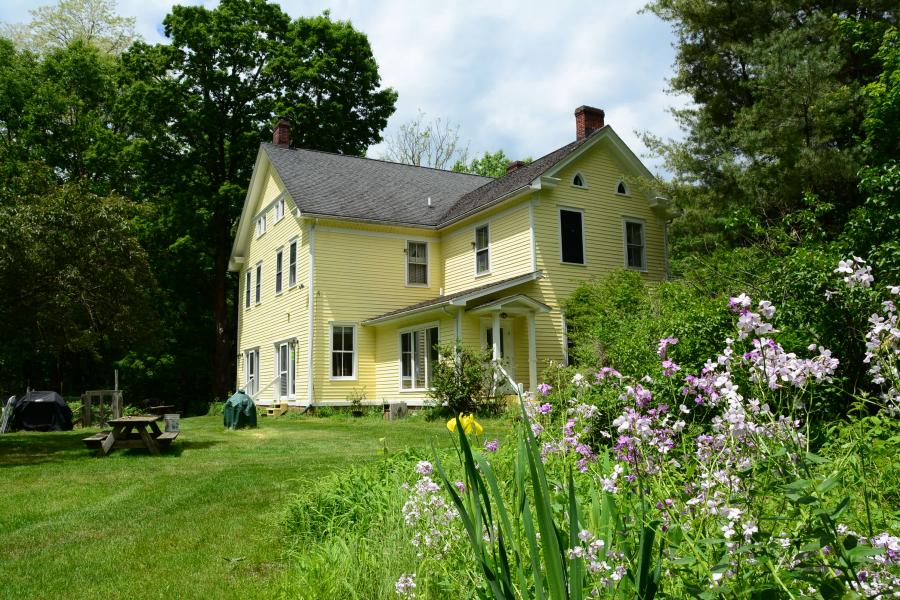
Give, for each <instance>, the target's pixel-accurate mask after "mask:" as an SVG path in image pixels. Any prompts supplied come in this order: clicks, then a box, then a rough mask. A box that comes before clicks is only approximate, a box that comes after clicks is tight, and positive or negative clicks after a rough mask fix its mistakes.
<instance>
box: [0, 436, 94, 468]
mask: <svg viewBox="0 0 900 600" xmlns="http://www.w3.org/2000/svg"><path fill="white" fill-rule="evenodd" d="M87 435H88V433H85V432H84V431H83V430H73V431H54V432H47V433H45V432H37V431H33V432H21V433H7V434H3V435H0V468H2V467H16V466H19V465H34V464H40V463H47V462H61V461H65V460H74V459H78V458H80V457H82V456H84V455H85V453H86V452H90V451H88V450H87V449H86V448H85V447H84V444H83V443H82V441H81V439H82V438H84V437H86V436H87Z"/></svg>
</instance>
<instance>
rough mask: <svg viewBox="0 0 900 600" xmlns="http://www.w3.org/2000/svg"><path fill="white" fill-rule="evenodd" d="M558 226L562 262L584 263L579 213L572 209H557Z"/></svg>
mask: <svg viewBox="0 0 900 600" xmlns="http://www.w3.org/2000/svg"><path fill="white" fill-rule="evenodd" d="M559 226H560V235H561V236H562V259H563V262H568V263H577V264H584V237H583V235H582V230H581V213H580V212H577V211H574V210H561V211H559Z"/></svg>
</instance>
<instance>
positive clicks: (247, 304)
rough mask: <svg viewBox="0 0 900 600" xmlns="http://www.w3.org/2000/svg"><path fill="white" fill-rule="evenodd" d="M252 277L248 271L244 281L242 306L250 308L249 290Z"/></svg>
mask: <svg viewBox="0 0 900 600" xmlns="http://www.w3.org/2000/svg"><path fill="white" fill-rule="evenodd" d="M252 279H253V275H252V274H251V273H250V271H247V276H246V278H245V281H244V306H245V307H247V308H250V288H251V287H253V286H252Z"/></svg>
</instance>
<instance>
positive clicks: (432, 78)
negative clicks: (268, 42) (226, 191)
mask: <svg viewBox="0 0 900 600" xmlns="http://www.w3.org/2000/svg"><path fill="white" fill-rule="evenodd" d="M50 3H52V0H6V1H5V2H0V21H4V22H7V23H15V22H26V21H28V20H29V15H28V10H29V9H33V8H35V7H37V6H41V5H45V4H50ZM200 3H203V4H206V5H207V6H209V7H212V6H214V5H215V3H214V2H200ZM645 3H646V0H593V1H591V0H580V1H576V0H556V1H554V2H546V0H545V1H544V2H540V1H537V0H518V1H513V0H490V1H469V2H461V1H454V0H443V1H437V0H418V1H416V0H379V1H374V0H332V1H330V2H328V1H319V0H310V1H306V0H282V1H281V2H279V4H280V5H281V7H282V8H283V9H284V10H285V11H286V12H287V13H288V14H290V15H291V16H292V17H299V16H313V15H317V14H321V13H322V11H324V10H326V9H327V10H330V11H331V15H332V18H334V19H339V20H349V21H350V22H351V23H352V24H353V26H354V27H355V28H356V29H358V30H360V31H362V32H364V33H365V34H366V35H367V36H368V38H369V42H370V43H371V45H372V51H373V53H374V55H375V59H376V61H377V62H378V66H379V72H380V73H381V77H382V83H383V84H384V85H385V86H390V87H392V88H394V89H395V90H397V92H398V94H399V98H398V100H397V111H396V112H395V113H394V115H393V116H392V117H391V119H390V121H389V122H388V126H387V129H386V130H385V132H384V136H385V137H390V136H391V135H392V133H393V132H394V131H396V130H397V128H398V127H399V125H400V124H403V123H408V122H409V121H411V120H412V119H414V118H416V116H417V114H418V113H419V111H422V112H424V113H425V115H426V118H428V119H434V118H440V119H441V120H442V121H444V122H449V123H451V124H453V125H458V126H459V137H460V141H461V143H462V144H463V145H467V146H468V149H469V155H470V157H474V156H479V155H481V153H483V152H485V151H489V152H493V151H495V150H498V149H502V150H503V151H504V152H506V154H507V155H508V156H510V157H511V158H513V159H519V158H524V157H526V156H530V157H532V158H538V157H540V156H542V155H544V154H547V153H548V152H551V151H553V150H554V149H556V148H558V147H560V146H562V145H564V144H566V143H568V142H570V141H572V140H573V139H574V138H575V117H574V111H575V108H576V107H578V106H581V105H583V104H586V105H589V106H595V107H598V108H602V109H603V110H604V111H605V112H606V123H607V124H609V125H610V126H612V128H613V129H615V131H616V132H617V133H618V134H619V135H620V136H621V137H622V138H623V139H624V140H625V142H626V143H627V144H628V145H629V146H630V147H631V149H632V150H633V151H634V152H635V153H636V154H637V155H638V156H639V157H641V159H642V160H643V161H644V163H645V164H646V165H647V166H648V167H650V169H651V171H654V172H656V173H658V174H660V175H662V176H665V175H666V174H665V172H664V171H663V170H662V164H661V161H660V160H659V159H658V158H656V157H653V156H650V155H649V154H648V151H647V149H646V148H645V147H644V145H643V143H641V141H640V139H639V137H638V135H637V132H639V131H648V132H650V133H652V134H654V135H656V136H659V137H662V138H671V137H674V138H679V137H680V132H679V130H678V128H677V126H676V125H675V123H674V122H673V120H672V117H671V115H670V113H669V109H670V108H671V107H673V106H684V105H685V104H686V101H685V99H684V98H681V97H675V96H672V95H669V94H667V93H666V87H667V78H668V77H671V75H672V65H673V63H674V56H675V51H674V49H673V46H672V43H673V41H674V36H673V34H672V31H671V28H670V26H669V25H668V24H666V23H664V22H662V21H661V20H660V19H658V18H657V17H656V16H654V15H652V14H650V13H644V14H641V13H640V9H641V8H642V7H643V5H644V4H645ZM172 4H173V2H172V0H119V2H118V12H119V13H120V14H122V15H125V16H131V17H135V19H136V21H137V23H136V25H137V30H138V33H139V34H140V35H141V36H142V37H143V38H144V40H145V41H148V42H163V41H165V38H164V37H163V35H162V25H161V24H162V19H163V18H164V17H165V15H166V14H167V13H168V11H169V9H170V7H171V6H172ZM383 152H384V149H383V147H382V146H381V145H378V146H373V147H372V148H370V149H369V152H368V154H369V156H372V157H376V158H377V157H379V156H380V155H382V154H383Z"/></svg>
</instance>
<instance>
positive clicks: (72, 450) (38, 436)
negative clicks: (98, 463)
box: [0, 430, 219, 469]
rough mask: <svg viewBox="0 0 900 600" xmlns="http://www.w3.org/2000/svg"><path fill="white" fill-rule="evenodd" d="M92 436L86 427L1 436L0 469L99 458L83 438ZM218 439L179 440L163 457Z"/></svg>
mask: <svg viewBox="0 0 900 600" xmlns="http://www.w3.org/2000/svg"><path fill="white" fill-rule="evenodd" d="M88 435H89V432H85V431H84V430H73V431H55V432H18V433H12V434H4V435H0V469H2V468H4V467H17V466H21V465H37V464H42V463H51V462H65V461H73V460H86V459H90V458H95V457H97V450H95V449H91V448H87V447H85V445H84V442H82V441H81V440H82V438H85V437H87V436H88ZM218 443H219V442H215V441H210V440H204V441H196V440H183V441H182V440H178V441H176V442H175V443H174V444H172V445H171V446H170V447H169V448H167V449H165V450H162V453H161V455H160V456H162V457H178V456H181V454H182V453H183V452H184V451H185V450H206V449H209V448H212V447H213V446H216V445H217V444H218ZM111 454H124V455H125V456H128V457H136V458H137V457H142V456H149V455H150V452H149V451H148V450H144V449H140V448H128V449H121V448H120V449H116V450H113V451H112V452H111Z"/></svg>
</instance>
